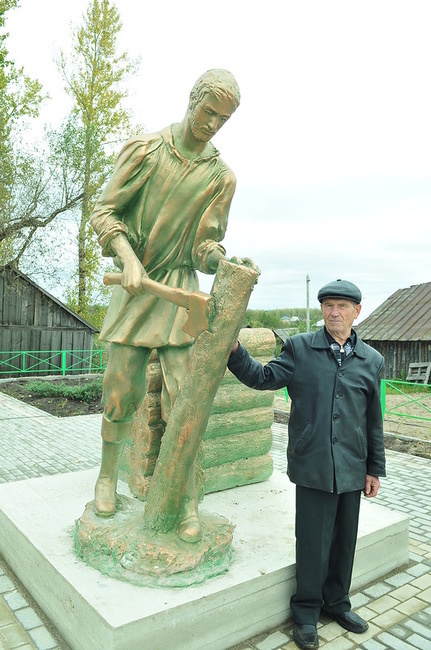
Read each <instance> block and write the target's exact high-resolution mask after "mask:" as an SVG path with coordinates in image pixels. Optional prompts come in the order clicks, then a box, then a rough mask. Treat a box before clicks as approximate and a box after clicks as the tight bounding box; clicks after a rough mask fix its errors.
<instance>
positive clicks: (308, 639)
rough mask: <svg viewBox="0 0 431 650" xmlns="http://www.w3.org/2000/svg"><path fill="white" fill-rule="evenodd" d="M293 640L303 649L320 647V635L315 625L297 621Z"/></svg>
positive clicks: (312, 649) (314, 649) (309, 649)
mask: <svg viewBox="0 0 431 650" xmlns="http://www.w3.org/2000/svg"><path fill="white" fill-rule="evenodd" d="M293 640H294V641H295V643H296V645H297V646H298V648H303V650H316V649H317V648H318V647H319V637H318V636H317V629H316V626H315V625H300V624H299V623H295V625H294V626H293Z"/></svg>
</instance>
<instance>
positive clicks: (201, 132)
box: [189, 94, 235, 142]
mask: <svg viewBox="0 0 431 650" xmlns="http://www.w3.org/2000/svg"><path fill="white" fill-rule="evenodd" d="M234 110H235V107H234V106H233V104H232V102H231V101H230V100H229V99H228V98H227V97H223V98H218V97H214V96H213V95H210V94H208V95H204V97H203V98H202V99H201V100H200V102H198V103H197V104H196V105H195V106H194V107H193V108H192V109H190V115H189V120H190V127H191V130H192V133H193V135H194V137H195V138H196V140H199V142H209V140H211V138H212V137H213V135H215V134H216V133H217V131H219V130H220V129H221V127H222V126H223V124H225V123H226V122H227V121H228V119H229V118H230V116H231V115H232V113H233V112H234Z"/></svg>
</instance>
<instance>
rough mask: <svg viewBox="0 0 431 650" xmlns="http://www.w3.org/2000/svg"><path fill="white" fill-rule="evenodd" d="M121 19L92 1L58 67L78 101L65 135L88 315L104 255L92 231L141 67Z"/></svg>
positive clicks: (81, 308) (79, 303)
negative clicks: (78, 193)
mask: <svg viewBox="0 0 431 650" xmlns="http://www.w3.org/2000/svg"><path fill="white" fill-rule="evenodd" d="M121 26H122V25H121V22H120V15H119V12H118V10H117V8H116V6H115V5H114V4H113V3H111V2H109V0H92V2H90V4H89V6H88V9H87V12H86V13H85V15H84V17H83V23H82V26H81V27H79V28H78V29H77V30H76V31H75V33H74V37H73V45H72V49H71V51H70V53H69V51H68V57H66V55H65V54H64V52H62V53H61V55H60V59H59V67H60V70H61V72H62V75H63V78H64V81H65V83H66V92H68V94H69V95H70V96H71V97H72V99H73V102H74V104H73V108H72V113H71V115H70V117H69V119H68V121H67V123H66V124H65V127H64V128H65V133H69V134H72V137H71V138H70V139H69V141H70V144H71V150H70V156H69V161H70V162H69V164H70V166H71V168H73V169H74V170H75V173H76V174H77V175H79V177H80V180H81V185H82V192H83V201H82V206H81V214H80V220H79V232H78V268H77V273H76V277H75V282H76V291H75V290H74V289H73V290H72V292H71V293H72V296H71V300H72V299H73V300H76V308H75V311H76V312H77V313H78V314H80V315H82V316H84V315H85V314H86V313H88V309H89V305H90V302H91V301H94V296H92V294H93V292H94V291H95V290H97V288H98V286H99V278H98V272H99V268H100V249H99V246H98V244H97V241H96V239H95V236H94V233H93V231H92V229H91V226H90V223H89V221H90V216H91V212H92V210H93V207H94V203H95V201H96V199H97V195H98V193H99V192H100V189H101V187H102V185H103V184H104V182H105V181H106V179H107V177H108V175H109V173H110V172H111V170H112V166H113V162H114V158H113V156H114V154H113V152H112V151H111V152H109V151H108V143H111V142H112V141H116V140H118V139H121V140H124V139H125V137H126V133H127V131H130V116H129V114H128V113H127V111H126V110H125V109H124V108H123V106H122V103H123V100H124V99H125V98H126V97H127V94H128V93H127V90H126V88H125V84H124V82H125V81H126V79H127V77H128V76H129V75H130V74H131V73H133V72H134V71H135V70H136V67H137V62H136V61H133V60H130V59H129V57H128V55H127V53H126V52H123V53H118V52H117V37H118V34H119V32H120V30H121Z"/></svg>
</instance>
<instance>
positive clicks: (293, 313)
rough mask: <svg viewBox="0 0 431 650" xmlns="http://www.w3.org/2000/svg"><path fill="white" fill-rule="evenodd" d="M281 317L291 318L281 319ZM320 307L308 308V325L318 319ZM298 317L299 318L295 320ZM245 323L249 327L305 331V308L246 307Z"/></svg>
mask: <svg viewBox="0 0 431 650" xmlns="http://www.w3.org/2000/svg"><path fill="white" fill-rule="evenodd" d="M283 318H288V319H292V318H295V320H294V321H292V320H283ZM321 318H322V314H321V311H320V309H315V308H313V309H310V327H311V329H313V326H314V327H315V324H316V323H317V322H318V321H320V320H321ZM296 319H299V320H296ZM245 324H246V325H249V326H250V327H267V328H268V329H281V328H287V329H291V330H292V333H294V332H305V331H306V329H307V310H306V308H305V307H304V308H303V307H296V308H291V307H289V308H287V307H286V308H280V309H248V310H247V311H246V313H245Z"/></svg>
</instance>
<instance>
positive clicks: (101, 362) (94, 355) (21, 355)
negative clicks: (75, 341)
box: [0, 350, 106, 377]
mask: <svg viewBox="0 0 431 650" xmlns="http://www.w3.org/2000/svg"><path fill="white" fill-rule="evenodd" d="M105 357H106V353H105V350H24V351H22V352H13V351H9V352H1V351H0V376H2V375H8V376H17V375H18V376H25V375H40V374H50V375H55V374H60V375H62V376H63V377H64V376H66V375H67V374H77V373H88V372H101V371H103V370H105V368H106V361H105Z"/></svg>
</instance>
